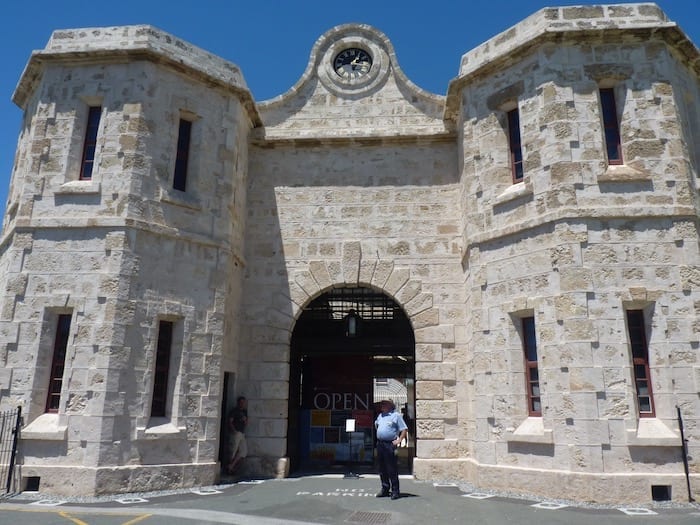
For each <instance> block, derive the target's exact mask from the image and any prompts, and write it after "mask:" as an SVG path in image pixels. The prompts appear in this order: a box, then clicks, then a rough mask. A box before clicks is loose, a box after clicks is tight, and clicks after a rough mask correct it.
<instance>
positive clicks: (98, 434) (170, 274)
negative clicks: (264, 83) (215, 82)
mask: <svg viewBox="0 0 700 525" xmlns="http://www.w3.org/2000/svg"><path fill="white" fill-rule="evenodd" d="M127 32H128V31H127ZM154 34H156V35H157V38H163V35H162V34H159V33H151V37H153V35H154ZM84 36H85V35H83V34H82V33H81V34H77V33H76V34H75V35H73V36H71V35H69V34H68V33H65V32H64V33H61V35H54V40H52V42H53V44H51V43H50V44H49V48H48V49H47V50H45V51H44V54H45V55H49V56H44V57H42V62H38V61H37V62H34V61H30V64H29V66H28V70H30V71H32V70H33V69H36V75H35V76H34V77H32V81H31V82H27V81H26V80H27V78H26V77H25V78H24V79H23V80H24V81H25V82H20V85H19V88H18V92H17V93H16V94H15V98H16V100H18V101H23V103H25V121H24V128H23V130H22V134H21V136H20V141H19V145H18V155H17V162H16V165H15V170H14V174H13V183H12V189H11V194H10V202H9V206H8V214H7V217H6V222H5V225H4V234H5V237H4V239H3V242H4V253H3V257H2V261H3V266H4V268H5V270H6V271H5V273H4V278H5V282H6V283H13V284H12V285H11V286H9V287H8V286H6V287H5V289H6V292H5V294H4V298H3V310H2V311H3V318H2V322H1V323H2V332H3V334H4V336H3V342H4V344H3V351H2V354H1V355H2V361H3V363H4V365H5V366H6V367H9V368H10V369H11V373H10V374H9V377H8V378H7V382H6V383H3V385H1V386H0V388H2V391H3V395H2V396H1V397H2V405H3V406H16V405H18V404H19V405H23V406H24V409H25V410H24V414H25V422H26V426H25V428H24V429H23V433H22V439H23V447H22V450H23V464H22V476H23V477H25V478H26V477H30V476H38V477H39V478H40V480H41V481H40V483H41V485H40V487H41V489H42V490H44V491H47V492H53V493H63V494H74V493H113V492H128V491H133V490H139V487H141V488H144V487H148V488H149V489H157V488H167V487H173V486H191V485H198V484H205V483H211V482H213V481H214V480H215V479H217V477H218V455H219V446H220V443H219V428H220V421H221V414H220V399H221V391H222V388H221V379H222V373H223V372H222V371H223V368H224V367H223V365H222V363H223V361H224V360H228V362H229V363H230V362H231V361H232V360H233V359H234V354H233V352H234V348H235V339H233V338H231V339H226V340H225V339H224V334H225V333H235V332H236V330H235V319H236V311H237V304H236V303H234V302H232V301H231V300H230V297H234V298H235V297H236V293H240V291H239V290H240V284H239V283H240V271H239V270H238V269H239V268H240V267H241V266H242V256H243V249H242V242H243V229H244V219H245V211H244V204H245V176H246V170H247V141H248V132H249V129H250V126H251V118H250V117H249V115H248V113H247V110H246V108H245V105H244V103H242V102H241V100H240V99H239V96H238V94H237V93H236V92H235V90H232V89H230V88H229V89H226V88H225V87H222V88H221V89H216V88H212V82H206V85H205V84H203V83H202V82H201V81H200V79H199V78H198V75H195V74H192V75H189V76H186V75H183V74H182V71H181V68H180V70H178V71H175V70H172V69H169V68H168V67H167V66H164V65H163V64H160V65H156V64H155V63H153V62H150V61H148V60H133V61H128V60H126V59H125V58H123V57H121V55H120V57H121V58H120V59H118V60H117V63H107V64H101V65H95V64H94V63H88V64H84V63H83V62H82V60H81V57H80V56H77V57H76V56H73V55H72V53H76V52H78V51H79V50H78V48H80V46H81V45H82V44H80V43H79V42H80V41H81V39H82V38H83V37H84ZM113 36H114V35H113V34H112V33H110V31H108V30H105V32H104V33H98V34H93V35H92V36H91V37H90V39H89V40H90V42H88V43H87V44H86V45H88V46H89V45H95V46H97V47H100V45H101V44H104V45H106V46H107V48H110V46H115V47H119V44H115V43H114V41H112V40H111V38H112V37H113ZM122 36H123V35H122ZM56 39H59V40H60V41H61V42H71V41H72V44H67V45H64V44H61V45H60V46H59V45H58V44H56V43H55V42H56ZM103 40H104V41H103ZM135 40H137V41H138V38H135ZM139 45H140V44H138V45H136V47H137V48H138V46H139ZM52 46H53V47H52ZM112 49H113V50H115V49H114V48H112ZM115 51H116V50H115ZM56 53H58V54H59V55H61V58H62V60H60V61H58V62H56V63H55V62H53V61H52V57H53V56H54V54H56ZM78 54H79V53H78ZM117 54H119V52H117ZM141 56H142V55H141ZM107 62H109V61H107ZM199 66H200V67H202V68H204V69H207V68H208V72H207V74H212V72H213V71H214V69H215V68H216V67H219V66H220V64H219V63H218V62H216V61H213V62H210V63H205V62H200V64H199ZM201 74H203V73H201ZM225 74H226V73H225V72H224V73H222V75H224V76H225ZM241 80H242V79H241ZM232 87H235V86H232ZM236 89H238V87H236ZM90 106H101V107H102V115H101V120H100V128H99V131H98V139H97V140H98V143H97V151H96V154H95V167H94V170H93V173H92V178H91V180H78V179H79V172H80V164H81V155H82V148H83V140H84V136H85V122H86V117H87V108H88V107H90ZM180 119H186V120H190V121H192V123H193V125H192V139H191V145H190V159H189V164H188V179H187V188H186V191H184V192H180V191H177V190H174V189H172V177H173V169H174V164H175V152H176V144H177V135H178V125H179V120H180ZM154 152H159V153H157V154H155V153H154ZM19 228H21V229H22V230H21V231H22V233H20V232H19ZM232 289H235V290H237V292H236V293H232V292H231V290H232ZM63 313H66V314H71V315H72V323H71V332H70V340H69V345H68V355H67V357H66V370H69V372H68V373H66V375H65V376H64V381H63V385H62V391H61V392H62V395H61V404H60V407H59V410H58V412H57V413H45V402H46V394H47V388H48V381H49V379H48V374H49V368H50V365H51V358H52V355H53V344H54V337H55V331H56V321H57V317H58V314H63ZM161 320H167V321H171V322H173V323H174V341H173V347H172V358H171V362H170V369H171V370H170V377H169V401H168V405H167V417H166V418H152V417H150V411H151V398H152V391H153V376H154V362H155V351H156V342H157V338H158V326H159V321H161ZM15 327H18V328H15ZM47 458H56V459H55V460H53V461H52V460H48V459H47ZM165 464H168V465H170V466H169V467H168V468H167V469H164V468H163V465H165ZM95 469H97V470H95ZM68 473H70V474H68ZM66 479H71V483H66V482H65V480H66Z"/></svg>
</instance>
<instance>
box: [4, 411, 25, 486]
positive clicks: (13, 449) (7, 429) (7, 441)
mask: <svg viewBox="0 0 700 525" xmlns="http://www.w3.org/2000/svg"><path fill="white" fill-rule="evenodd" d="M21 421H22V407H17V408H16V409H14V410H7V411H5V412H0V481H2V483H3V484H4V486H3V487H2V488H1V489H0V497H1V496H4V495H6V494H9V493H10V491H11V490H12V481H13V477H14V472H15V458H16V456H17V442H18V440H19V428H20V424H21Z"/></svg>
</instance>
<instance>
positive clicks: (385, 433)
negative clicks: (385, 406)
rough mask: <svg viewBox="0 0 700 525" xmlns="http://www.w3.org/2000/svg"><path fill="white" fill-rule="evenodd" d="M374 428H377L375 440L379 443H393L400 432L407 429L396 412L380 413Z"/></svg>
mask: <svg viewBox="0 0 700 525" xmlns="http://www.w3.org/2000/svg"><path fill="white" fill-rule="evenodd" d="M374 426H375V427H377V439H378V440H380V441H393V440H394V439H396V438H397V437H399V434H400V433H401V431H402V430H405V429H407V428H408V427H407V426H406V423H405V422H404V420H403V417H402V416H401V414H399V413H398V412H388V413H386V414H384V413H383V412H382V413H380V414H379V415H378V416H377V420H376V421H375V422H374Z"/></svg>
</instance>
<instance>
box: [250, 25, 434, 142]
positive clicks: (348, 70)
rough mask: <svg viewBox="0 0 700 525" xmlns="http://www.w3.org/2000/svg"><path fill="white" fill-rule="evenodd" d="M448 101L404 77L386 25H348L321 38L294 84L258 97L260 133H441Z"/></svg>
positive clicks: (291, 136)
mask: <svg viewBox="0 0 700 525" xmlns="http://www.w3.org/2000/svg"><path fill="white" fill-rule="evenodd" d="M444 105H445V97H443V96H440V95H436V94H433V93H429V92H427V91H425V90H423V89H421V88H419V87H418V86H416V85H415V84H414V83H413V82H411V81H410V80H409V79H408V78H407V77H406V75H405V74H404V73H403V71H401V68H400V67H399V64H398V60H397V58H396V53H395V51H394V47H393V46H392V44H391V42H390V41H389V39H388V38H387V37H386V36H385V35H384V34H383V33H382V32H380V31H378V30H377V29H375V28H373V27H371V26H368V25H363V24H347V25H341V26H337V27H334V28H333V29H331V30H330V31H328V32H326V33H325V34H324V35H323V36H321V37H320V38H319V39H318V40H317V41H316V43H315V44H314V46H313V48H312V49H311V54H310V57H309V62H308V64H307V66H306V70H305V71H304V74H303V75H302V76H301V78H300V79H299V81H298V82H297V83H296V84H295V85H294V86H293V87H292V88H291V89H289V90H288V91H287V92H286V93H284V94H282V95H280V96H278V97H276V98H273V99H270V100H266V101H263V102H260V103H258V110H259V111H260V115H261V118H262V121H263V128H262V129H259V130H258V132H259V133H260V136H259V138H260V139H262V140H299V139H340V138H353V137H408V136H419V135H420V136H423V135H435V134H442V133H445V132H446V131H447V130H446V126H445V122H444V121H443V117H442V116H443V112H444Z"/></svg>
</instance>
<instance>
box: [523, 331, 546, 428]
mask: <svg viewBox="0 0 700 525" xmlns="http://www.w3.org/2000/svg"><path fill="white" fill-rule="evenodd" d="M522 328H523V351H524V354H525V382H526V387H527V406H528V413H529V415H531V416H541V415H542V402H541V400H540V373H539V370H538V369H537V339H536V338H535V318H534V317H523V319H522Z"/></svg>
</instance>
